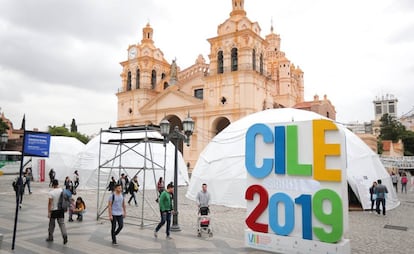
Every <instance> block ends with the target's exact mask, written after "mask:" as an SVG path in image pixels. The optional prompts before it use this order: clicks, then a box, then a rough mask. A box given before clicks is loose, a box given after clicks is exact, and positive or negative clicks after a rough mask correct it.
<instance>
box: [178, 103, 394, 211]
mask: <svg viewBox="0 0 414 254" xmlns="http://www.w3.org/2000/svg"><path fill="white" fill-rule="evenodd" d="M312 119H327V118H325V117H323V116H321V115H319V114H316V113H313V112H310V111H305V110H298V109H291V108H285V109H269V110H265V111H261V112H258V113H255V114H251V115H249V116H247V117H244V118H242V119H240V120H238V121H236V122H234V123H232V124H230V125H229V126H227V128H225V129H224V130H223V131H222V132H221V133H219V134H218V135H217V136H216V137H214V138H213V139H212V141H211V142H210V143H209V144H208V145H207V147H206V148H205V149H204V151H203V152H202V153H201V154H200V157H199V159H198V161H197V163H196V165H195V167H194V170H193V172H192V176H191V181H190V186H189V188H188V191H187V194H186V197H187V198H189V199H192V200H194V199H195V197H196V195H197V192H198V191H200V187H201V184H202V183H207V184H208V186H209V187H208V189H209V192H210V193H211V196H212V203H214V204H219V205H225V206H230V207H246V201H245V199H244V194H245V190H246V177H247V175H246V169H245V165H244V155H245V134H246V131H247V129H248V128H249V127H250V126H251V125H253V124H255V123H265V124H266V123H267V124H275V123H283V122H291V121H307V120H312ZM328 120H329V119H328ZM338 125H339V124H338ZM339 128H341V129H343V130H344V132H345V139H346V151H347V180H348V184H349V186H350V187H351V188H352V190H353V192H354V193H355V194H356V196H357V198H358V199H359V201H360V202H361V204H362V208H363V209H370V208H371V201H370V196H369V191H368V190H369V187H370V186H371V185H372V182H373V181H376V180H377V179H382V182H383V184H385V185H386V186H387V188H388V192H389V193H388V196H387V209H393V208H395V207H397V206H398V205H399V204H400V202H399V200H398V198H397V195H396V193H395V190H394V188H393V187H392V182H391V179H390V176H389V174H388V172H387V171H386V170H385V168H384V166H383V165H382V164H381V161H380V160H379V157H378V156H377V154H375V153H374V152H373V151H372V150H371V149H370V148H369V147H368V146H367V145H366V144H365V143H364V142H363V141H362V140H361V139H360V138H359V137H357V136H356V135H355V134H354V133H352V132H351V131H349V130H348V129H347V128H345V127H344V126H342V125H339Z"/></svg>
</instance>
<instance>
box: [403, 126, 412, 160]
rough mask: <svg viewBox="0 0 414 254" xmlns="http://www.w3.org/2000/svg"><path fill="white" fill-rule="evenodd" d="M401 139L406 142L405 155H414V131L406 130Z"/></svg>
mask: <svg viewBox="0 0 414 254" xmlns="http://www.w3.org/2000/svg"><path fill="white" fill-rule="evenodd" d="M401 139H402V142H403V143H404V155H405V156H414V132H412V131H405V132H404V134H403V135H402V137H401Z"/></svg>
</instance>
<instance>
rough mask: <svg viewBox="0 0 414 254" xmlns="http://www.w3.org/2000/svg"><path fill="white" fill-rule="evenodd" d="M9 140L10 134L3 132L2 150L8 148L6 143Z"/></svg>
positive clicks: (1, 138) (0, 144) (1, 137)
mask: <svg viewBox="0 0 414 254" xmlns="http://www.w3.org/2000/svg"><path fill="white" fill-rule="evenodd" d="M8 141H9V135H7V133H3V134H1V136H0V148H1V149H0V150H5V149H6V144H7V142H8Z"/></svg>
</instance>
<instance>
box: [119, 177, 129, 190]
mask: <svg viewBox="0 0 414 254" xmlns="http://www.w3.org/2000/svg"><path fill="white" fill-rule="evenodd" d="M118 184H120V185H121V188H122V195H124V196H125V194H126V193H127V192H128V191H127V189H128V184H129V183H128V177H127V176H126V175H125V174H124V173H122V174H121V178H119V180H118Z"/></svg>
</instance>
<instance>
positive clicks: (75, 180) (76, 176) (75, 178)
mask: <svg viewBox="0 0 414 254" xmlns="http://www.w3.org/2000/svg"><path fill="white" fill-rule="evenodd" d="M78 186H79V173H78V171H77V170H75V172H73V194H75V195H76V188H78Z"/></svg>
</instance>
